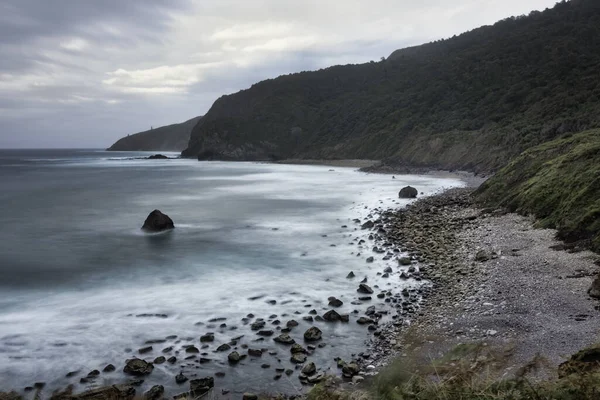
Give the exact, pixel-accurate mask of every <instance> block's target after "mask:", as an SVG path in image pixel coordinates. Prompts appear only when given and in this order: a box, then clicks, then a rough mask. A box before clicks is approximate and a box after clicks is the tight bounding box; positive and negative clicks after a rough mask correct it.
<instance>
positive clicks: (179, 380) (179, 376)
mask: <svg viewBox="0 0 600 400" xmlns="http://www.w3.org/2000/svg"><path fill="white" fill-rule="evenodd" d="M187 380H188V377H187V376H185V375H184V374H183V372H180V373H178V374H177V375H175V383H177V384H178V385H181V384H182V383H185V382H187Z"/></svg>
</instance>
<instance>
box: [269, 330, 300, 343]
mask: <svg viewBox="0 0 600 400" xmlns="http://www.w3.org/2000/svg"><path fill="white" fill-rule="evenodd" d="M273 340H274V341H276V342H277V343H282V344H294V343H296V341H295V340H294V339H292V338H291V337H290V335H288V334H287V333H282V334H281V335H279V336H277V337H276V338H274V339H273Z"/></svg>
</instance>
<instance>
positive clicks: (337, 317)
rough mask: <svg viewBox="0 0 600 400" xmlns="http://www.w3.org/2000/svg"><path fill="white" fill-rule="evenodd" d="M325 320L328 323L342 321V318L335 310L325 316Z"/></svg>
mask: <svg viewBox="0 0 600 400" xmlns="http://www.w3.org/2000/svg"><path fill="white" fill-rule="evenodd" d="M323 319H324V320H325V321H328V322H336V321H341V319H342V317H341V316H340V314H338V313H337V312H336V311H335V310H329V311H327V312H326V313H325V314H323Z"/></svg>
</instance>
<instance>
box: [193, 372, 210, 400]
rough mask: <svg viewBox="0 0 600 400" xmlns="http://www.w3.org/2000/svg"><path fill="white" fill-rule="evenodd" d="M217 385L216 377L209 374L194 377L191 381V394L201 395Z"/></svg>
mask: <svg viewBox="0 0 600 400" xmlns="http://www.w3.org/2000/svg"><path fill="white" fill-rule="evenodd" d="M214 387H215V378H213V377H212V376H207V377H206V378H201V379H192V380H191V381H190V394H191V395H192V396H195V397H200V396H202V395H204V394H206V393H208V392H209V391H210V389H212V388H214Z"/></svg>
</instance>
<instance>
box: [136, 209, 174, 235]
mask: <svg viewBox="0 0 600 400" xmlns="http://www.w3.org/2000/svg"><path fill="white" fill-rule="evenodd" d="M173 228H175V225H174V224H173V220H172V219H171V218H169V216H168V215H166V214H163V213H162V212H160V210H154V211H152V212H151V213H150V214H149V215H148V218H146V221H144V225H143V226H142V229H143V230H145V231H147V232H161V231H165V230H168V229H173Z"/></svg>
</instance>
